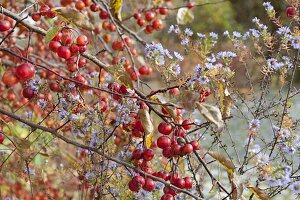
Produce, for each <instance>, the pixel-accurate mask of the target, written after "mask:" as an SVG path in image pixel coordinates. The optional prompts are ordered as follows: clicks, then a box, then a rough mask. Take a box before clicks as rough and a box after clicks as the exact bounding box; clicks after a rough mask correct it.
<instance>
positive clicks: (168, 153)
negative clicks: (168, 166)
mask: <svg viewBox="0 0 300 200" xmlns="http://www.w3.org/2000/svg"><path fill="white" fill-rule="evenodd" d="M162 155H163V156H164V157H166V158H171V157H172V156H173V151H172V148H171V147H166V148H164V149H163V151H162Z"/></svg>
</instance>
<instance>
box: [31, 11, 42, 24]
mask: <svg viewBox="0 0 300 200" xmlns="http://www.w3.org/2000/svg"><path fill="white" fill-rule="evenodd" d="M31 18H32V19H33V21H36V22H37V21H39V20H40V19H41V14H39V13H33V14H32V15H31Z"/></svg>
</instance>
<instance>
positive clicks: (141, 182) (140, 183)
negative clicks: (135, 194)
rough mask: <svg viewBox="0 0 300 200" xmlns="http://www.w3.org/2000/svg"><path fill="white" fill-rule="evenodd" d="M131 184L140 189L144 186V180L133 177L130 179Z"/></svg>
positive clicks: (139, 177) (140, 177)
mask: <svg viewBox="0 0 300 200" xmlns="http://www.w3.org/2000/svg"><path fill="white" fill-rule="evenodd" d="M131 181H132V183H133V184H134V185H135V186H137V187H138V188H141V187H143V186H144V185H145V182H146V181H145V178H144V177H142V176H135V177H133V178H132V180H131Z"/></svg>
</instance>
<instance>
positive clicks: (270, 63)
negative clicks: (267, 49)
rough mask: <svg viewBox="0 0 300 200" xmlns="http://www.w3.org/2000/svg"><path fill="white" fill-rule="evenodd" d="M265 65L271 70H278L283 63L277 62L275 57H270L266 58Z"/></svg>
mask: <svg viewBox="0 0 300 200" xmlns="http://www.w3.org/2000/svg"><path fill="white" fill-rule="evenodd" d="M267 65H268V67H270V68H271V69H273V70H279V69H280V68H282V67H283V66H284V63H283V62H278V61H277V60H276V59H275V58H270V59H268V60H267Z"/></svg>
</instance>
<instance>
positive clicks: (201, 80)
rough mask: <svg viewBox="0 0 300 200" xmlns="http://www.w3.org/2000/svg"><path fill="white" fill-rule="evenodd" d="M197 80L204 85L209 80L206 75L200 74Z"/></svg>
mask: <svg viewBox="0 0 300 200" xmlns="http://www.w3.org/2000/svg"><path fill="white" fill-rule="evenodd" d="M198 81H199V82H200V84H202V85H205V84H207V83H208V82H209V79H208V77H207V76H200V77H199V79H198Z"/></svg>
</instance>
